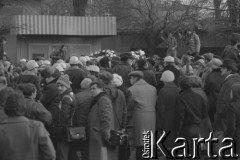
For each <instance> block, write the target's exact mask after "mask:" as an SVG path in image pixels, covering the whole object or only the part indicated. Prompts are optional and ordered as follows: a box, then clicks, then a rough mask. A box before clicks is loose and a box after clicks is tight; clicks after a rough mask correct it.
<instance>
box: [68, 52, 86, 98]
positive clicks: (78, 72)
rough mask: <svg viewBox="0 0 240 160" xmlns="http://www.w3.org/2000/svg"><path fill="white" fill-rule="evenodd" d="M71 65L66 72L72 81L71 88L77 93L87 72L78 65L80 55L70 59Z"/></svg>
mask: <svg viewBox="0 0 240 160" xmlns="http://www.w3.org/2000/svg"><path fill="white" fill-rule="evenodd" d="M69 63H70V67H69V68H68V69H66V71H65V74H67V75H68V76H69V78H70V81H71V82H72V84H71V88H72V90H73V93H74V94H76V93H77V91H78V90H80V89H81V85H80V84H81V81H82V80H83V79H84V78H85V77H86V73H85V72H84V71H83V70H82V69H81V68H79V67H78V64H79V61H78V57H76V56H72V57H71V58H70V60H69Z"/></svg>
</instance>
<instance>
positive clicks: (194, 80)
mask: <svg viewBox="0 0 240 160" xmlns="http://www.w3.org/2000/svg"><path fill="white" fill-rule="evenodd" d="M189 78H190V83H191V87H192V88H201V86H202V79H201V78H200V77H198V76H196V75H194V76H189Z"/></svg>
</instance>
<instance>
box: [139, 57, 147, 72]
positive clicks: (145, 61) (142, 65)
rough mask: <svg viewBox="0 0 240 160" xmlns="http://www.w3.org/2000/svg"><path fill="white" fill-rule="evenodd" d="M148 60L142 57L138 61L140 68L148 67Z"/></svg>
mask: <svg viewBox="0 0 240 160" xmlns="http://www.w3.org/2000/svg"><path fill="white" fill-rule="evenodd" d="M147 62H148V61H147V60H146V59H140V60H138V61H137V64H138V69H139V70H143V69H146V68H145V66H146V64H147Z"/></svg>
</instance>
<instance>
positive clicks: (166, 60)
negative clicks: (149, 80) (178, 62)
mask: <svg viewBox="0 0 240 160" xmlns="http://www.w3.org/2000/svg"><path fill="white" fill-rule="evenodd" d="M164 62H172V63H174V58H173V57H172V56H166V57H165V58H164Z"/></svg>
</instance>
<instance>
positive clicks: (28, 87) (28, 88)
mask: <svg viewBox="0 0 240 160" xmlns="http://www.w3.org/2000/svg"><path fill="white" fill-rule="evenodd" d="M21 90H22V92H23V95H24V96H25V97H28V96H32V94H33V93H34V92H35V91H36V87H35V85H33V84H32V83H26V84H24V85H23V87H21Z"/></svg>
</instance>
